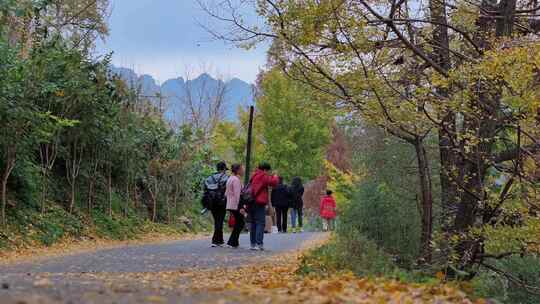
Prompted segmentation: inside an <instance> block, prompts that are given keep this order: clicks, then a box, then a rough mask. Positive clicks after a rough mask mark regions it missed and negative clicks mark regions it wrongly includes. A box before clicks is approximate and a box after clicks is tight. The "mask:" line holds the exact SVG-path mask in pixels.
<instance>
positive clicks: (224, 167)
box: [216, 161, 227, 172]
mask: <svg viewBox="0 0 540 304" xmlns="http://www.w3.org/2000/svg"><path fill="white" fill-rule="evenodd" d="M216 170H217V171H218V172H221V171H225V170H227V164H226V163H225V162H224V161H220V162H219V163H217V164H216Z"/></svg>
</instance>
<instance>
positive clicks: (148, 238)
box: [0, 206, 209, 264]
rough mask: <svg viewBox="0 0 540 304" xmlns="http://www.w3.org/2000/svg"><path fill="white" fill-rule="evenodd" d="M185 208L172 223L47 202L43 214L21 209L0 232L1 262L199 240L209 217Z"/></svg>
mask: <svg viewBox="0 0 540 304" xmlns="http://www.w3.org/2000/svg"><path fill="white" fill-rule="evenodd" d="M189 211H190V212H186V216H183V217H181V218H178V219H177V220H176V221H175V223H171V224H164V223H154V222H151V221H148V220H142V219H140V218H139V217H138V216H137V215H136V214H133V213H129V214H128V215H127V216H126V215H123V214H121V213H113V215H112V217H109V216H108V215H105V214H103V213H101V212H94V213H93V214H92V216H89V215H87V214H84V213H78V214H77V213H76V214H70V213H67V212H66V211H65V210H64V209H63V208H59V207H54V206H51V207H50V208H49V209H48V210H47V212H46V213H45V214H40V213H39V212H36V211H35V210H33V209H26V210H20V211H19V212H18V213H17V214H15V216H13V217H12V218H13V220H12V221H11V222H10V223H9V226H8V227H7V229H3V230H0V263H1V264H6V263H7V264H9V263H13V262H18V261H33V260H36V259H42V258H48V257H54V256H62V255H66V254H73V253H79V252H87V251H92V250H97V249H107V248H114V247H118V246H127V245H138V244H146V243H153V242H167V241H174V240H179V239H193V238H199V237H201V236H202V235H204V232H205V231H208V225H209V221H208V219H207V218H204V217H201V216H199V215H198V212H197V210H195V211H192V212H191V210H189Z"/></svg>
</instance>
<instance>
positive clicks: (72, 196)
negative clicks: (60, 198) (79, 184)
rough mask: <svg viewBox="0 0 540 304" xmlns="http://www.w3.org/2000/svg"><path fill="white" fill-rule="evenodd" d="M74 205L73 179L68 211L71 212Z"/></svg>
mask: <svg viewBox="0 0 540 304" xmlns="http://www.w3.org/2000/svg"><path fill="white" fill-rule="evenodd" d="M74 207H75V180H73V181H72V182H71V194H70V200H69V213H73V209H74Z"/></svg>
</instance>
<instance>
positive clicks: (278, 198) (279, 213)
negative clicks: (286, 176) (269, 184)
mask: <svg viewBox="0 0 540 304" xmlns="http://www.w3.org/2000/svg"><path fill="white" fill-rule="evenodd" d="M271 201H272V206H274V208H275V209H276V224H277V228H278V232H279V233H287V219H288V218H287V212H288V210H289V206H290V204H291V193H290V191H289V187H287V185H285V184H284V183H283V178H281V177H279V182H278V185H277V186H276V187H275V188H274V189H272V197H271Z"/></svg>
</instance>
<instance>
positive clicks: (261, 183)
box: [251, 169, 279, 205]
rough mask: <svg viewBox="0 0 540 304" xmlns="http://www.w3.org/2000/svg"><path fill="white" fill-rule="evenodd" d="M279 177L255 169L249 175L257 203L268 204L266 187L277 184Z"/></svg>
mask: <svg viewBox="0 0 540 304" xmlns="http://www.w3.org/2000/svg"><path fill="white" fill-rule="evenodd" d="M278 182H279V179H278V177H277V175H269V174H267V173H266V172H264V171H262V170H260V169H257V170H256V171H255V173H254V174H253V176H252V177H251V191H253V195H257V196H256V197H255V201H256V202H257V204H260V205H266V204H268V201H269V198H268V187H275V186H277V184H278Z"/></svg>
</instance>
